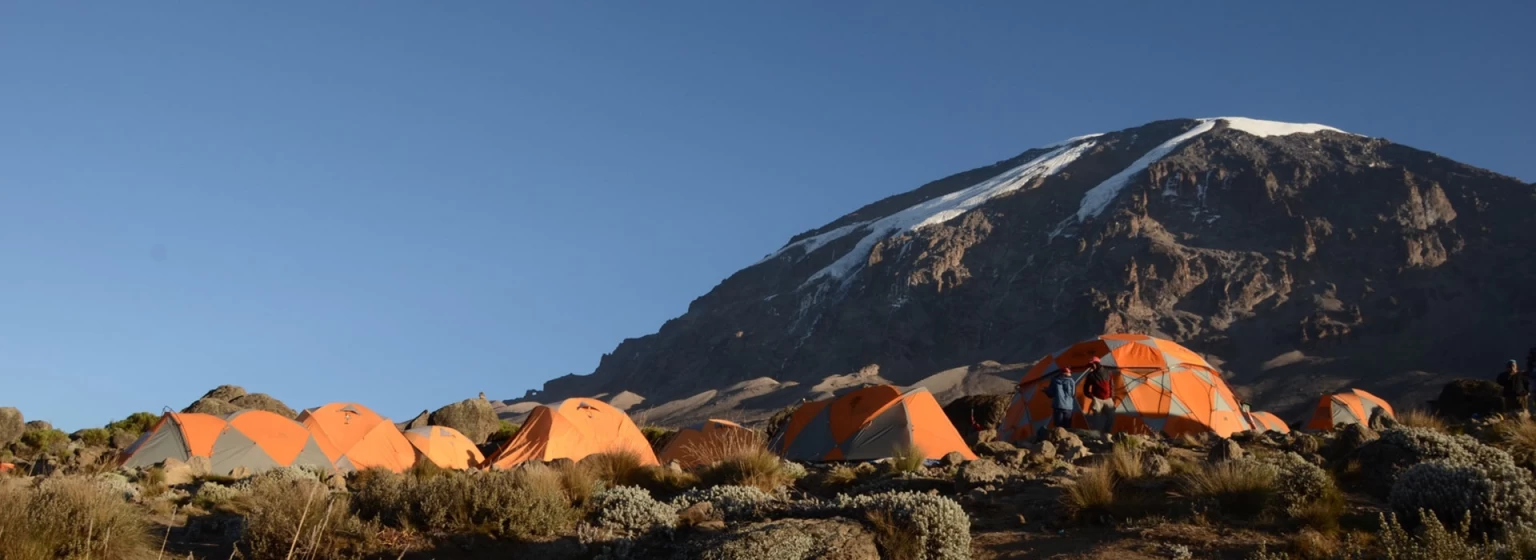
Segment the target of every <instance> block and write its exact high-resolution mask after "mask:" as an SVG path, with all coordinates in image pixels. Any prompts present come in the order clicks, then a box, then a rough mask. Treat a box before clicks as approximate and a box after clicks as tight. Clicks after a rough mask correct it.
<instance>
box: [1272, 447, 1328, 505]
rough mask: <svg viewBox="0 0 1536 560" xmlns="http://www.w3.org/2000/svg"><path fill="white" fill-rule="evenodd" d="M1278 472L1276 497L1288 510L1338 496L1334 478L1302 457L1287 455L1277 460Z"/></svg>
mask: <svg viewBox="0 0 1536 560" xmlns="http://www.w3.org/2000/svg"><path fill="white" fill-rule="evenodd" d="M1274 459H1275V466H1276V467H1277V468H1278V469H1279V471H1278V473H1277V474H1278V480H1277V482H1278V484H1277V485H1276V489H1275V490H1276V492H1275V494H1276V497H1278V498H1279V499H1280V505H1281V506H1282V507H1284V508H1286V509H1287V510H1289V509H1291V508H1296V507H1301V506H1304V505H1307V504H1309V503H1311V502H1313V501H1316V500H1319V499H1322V498H1324V497H1325V496H1328V495H1329V494H1330V493H1333V494H1337V493H1338V486H1337V485H1335V484H1334V483H1333V477H1331V476H1329V475H1328V471H1325V470H1323V468H1322V467H1319V466H1317V465H1314V464H1312V463H1309V462H1307V460H1306V459H1303V458H1302V457H1301V456H1300V455H1297V454H1295V453H1286V454H1283V455H1278V456H1276V457H1275V458H1274Z"/></svg>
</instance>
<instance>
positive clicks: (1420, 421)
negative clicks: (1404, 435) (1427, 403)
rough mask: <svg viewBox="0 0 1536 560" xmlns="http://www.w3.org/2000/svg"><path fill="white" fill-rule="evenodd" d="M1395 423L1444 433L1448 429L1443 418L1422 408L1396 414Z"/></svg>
mask: <svg viewBox="0 0 1536 560" xmlns="http://www.w3.org/2000/svg"><path fill="white" fill-rule="evenodd" d="M1397 422H1398V423H1399V424H1402V425H1404V426H1408V427H1410V428H1425V429H1430V430H1434V431H1437V432H1446V431H1448V428H1449V426H1448V425H1447V424H1446V422H1445V419H1444V418H1441V417H1439V416H1436V415H1435V413H1433V412H1430V411H1427V410H1424V409H1422V408H1415V409H1411V410H1408V411H1404V412H1399V413H1397Z"/></svg>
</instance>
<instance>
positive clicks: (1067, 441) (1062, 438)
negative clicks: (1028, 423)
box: [1045, 428, 1083, 448]
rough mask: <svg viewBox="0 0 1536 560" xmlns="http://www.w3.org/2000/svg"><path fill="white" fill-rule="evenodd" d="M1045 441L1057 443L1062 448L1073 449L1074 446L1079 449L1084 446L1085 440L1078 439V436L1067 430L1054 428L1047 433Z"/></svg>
mask: <svg viewBox="0 0 1536 560" xmlns="http://www.w3.org/2000/svg"><path fill="white" fill-rule="evenodd" d="M1045 439H1046V441H1049V442H1051V443H1055V444H1056V446H1057V447H1062V448H1066V447H1072V446H1074V445H1075V446H1078V447H1082V446H1083V439H1082V438H1080V437H1077V434H1074V433H1072V432H1069V431H1067V429H1066V428H1052V429H1051V431H1049V432H1047V433H1046V436H1045Z"/></svg>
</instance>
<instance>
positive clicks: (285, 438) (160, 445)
mask: <svg viewBox="0 0 1536 560" xmlns="http://www.w3.org/2000/svg"><path fill="white" fill-rule="evenodd" d="M193 457H202V458H205V459H208V460H209V463H210V465H212V472H213V474H218V475H230V474H234V473H236V472H238V471H244V472H247V473H251V474H255V473H258V472H261V471H265V470H268V469H274V468H278V467H287V466H295V465H308V466H316V467H324V468H327V469H333V468H335V466H334V465H333V464H332V463H331V461H330V459H329V458H327V457H326V456H325V454H324V453H323V452H321V451H320V446H319V444H318V443H317V442H316V441H315V439H314V437H313V436H311V435H310V433H309V430H306V429H304V426H302V425H299V423H297V422H294V421H293V420H289V419H287V418H284V417H282V416H281V415H278V414H274V413H271V412H266V411H262V410H246V411H241V412H237V413H235V414H232V415H230V416H229V417H228V418H227V419H226V418H219V417H217V416H213V415H211V414H198V413H185V414H183V413H177V412H168V413H166V414H165V415H164V416H162V417H161V418H160V421H159V422H157V423H156V424H155V426H154V427H153V428H151V429H150V430H149V431H148V432H146V433H145V434H144V435H142V436H139V439H138V441H136V442H134V443H133V445H130V446H129V447H128V449H126V450H124V451H123V454H122V456H121V457H120V458H119V460H120V461H121V463H120V464H121V466H122V467H124V468H137V467H151V466H154V465H158V464H160V463H162V462H165V461H166V460H167V459H176V460H178V461H189V460H191V459H192V458H193Z"/></svg>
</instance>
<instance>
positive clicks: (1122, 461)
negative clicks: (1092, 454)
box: [1102, 443, 1146, 480]
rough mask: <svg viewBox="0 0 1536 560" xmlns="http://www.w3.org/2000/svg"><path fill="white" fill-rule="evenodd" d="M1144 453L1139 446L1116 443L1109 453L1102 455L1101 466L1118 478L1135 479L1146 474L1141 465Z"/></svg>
mask: <svg viewBox="0 0 1536 560" xmlns="http://www.w3.org/2000/svg"><path fill="white" fill-rule="evenodd" d="M1144 455H1145V454H1144V453H1142V451H1141V449H1140V447H1134V446H1129V445H1120V444H1118V443H1117V444H1116V445H1115V446H1114V448H1113V449H1112V450H1110V452H1109V454H1108V455H1105V456H1104V459H1103V460H1102V467H1103V468H1104V469H1107V470H1109V472H1110V473H1111V474H1113V475H1114V476H1115V477H1116V478H1117V479H1119V480H1136V479H1138V478H1142V477H1144V476H1146V470H1145V469H1144V468H1143V467H1142V458H1143V456H1144Z"/></svg>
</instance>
